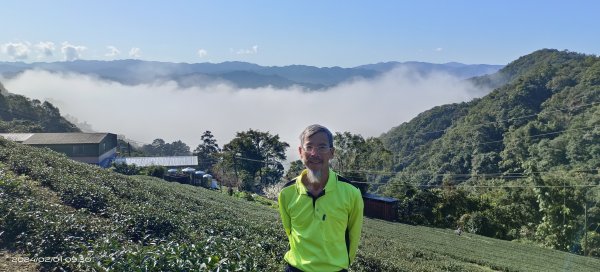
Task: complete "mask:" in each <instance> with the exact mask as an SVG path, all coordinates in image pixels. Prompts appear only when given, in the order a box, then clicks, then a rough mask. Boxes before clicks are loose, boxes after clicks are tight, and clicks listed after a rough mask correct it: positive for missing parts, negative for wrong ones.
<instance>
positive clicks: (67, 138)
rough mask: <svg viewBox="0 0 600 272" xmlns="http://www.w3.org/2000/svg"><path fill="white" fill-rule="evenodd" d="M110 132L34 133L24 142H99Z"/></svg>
mask: <svg viewBox="0 0 600 272" xmlns="http://www.w3.org/2000/svg"><path fill="white" fill-rule="evenodd" d="M107 135H108V133H79V132H76V133H75V132H73V133H34V134H33V136H31V137H29V139H27V140H26V141H24V142H23V143H24V144H97V143H100V142H101V141H102V140H103V139H104V137H106V136H107Z"/></svg>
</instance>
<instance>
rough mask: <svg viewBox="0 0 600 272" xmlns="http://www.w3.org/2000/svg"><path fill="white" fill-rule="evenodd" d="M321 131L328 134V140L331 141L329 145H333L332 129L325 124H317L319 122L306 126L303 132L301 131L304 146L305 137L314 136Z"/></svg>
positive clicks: (301, 142)
mask: <svg viewBox="0 0 600 272" xmlns="http://www.w3.org/2000/svg"><path fill="white" fill-rule="evenodd" d="M319 132H325V134H326V135H327V140H328V142H329V147H333V134H331V131H329V129H327V128H326V127H324V126H321V125H317V124H314V125H310V126H308V127H306V128H305V129H304V130H303V131H302V133H300V145H302V146H304V138H305V137H310V136H313V135H315V134H317V133H319Z"/></svg>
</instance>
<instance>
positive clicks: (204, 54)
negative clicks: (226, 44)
mask: <svg viewBox="0 0 600 272" xmlns="http://www.w3.org/2000/svg"><path fill="white" fill-rule="evenodd" d="M206 55H208V52H207V51H206V50H204V49H202V48H200V49H198V57H200V58H204V57H206Z"/></svg>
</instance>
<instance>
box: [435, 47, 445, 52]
mask: <svg viewBox="0 0 600 272" xmlns="http://www.w3.org/2000/svg"><path fill="white" fill-rule="evenodd" d="M442 50H444V48H441V47H438V48H436V49H435V52H442Z"/></svg>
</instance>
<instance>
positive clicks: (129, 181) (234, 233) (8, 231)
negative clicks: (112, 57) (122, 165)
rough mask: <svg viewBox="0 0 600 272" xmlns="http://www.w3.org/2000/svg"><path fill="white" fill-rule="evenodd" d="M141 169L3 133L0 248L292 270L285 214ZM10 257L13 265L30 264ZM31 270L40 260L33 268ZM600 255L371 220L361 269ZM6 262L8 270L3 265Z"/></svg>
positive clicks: (95, 259) (537, 262) (146, 266)
mask: <svg viewBox="0 0 600 272" xmlns="http://www.w3.org/2000/svg"><path fill="white" fill-rule="evenodd" d="M263 202H264V201H248V200H246V199H244V198H239V197H235V196H228V195H227V194H223V193H221V192H218V191H210V190H206V189H203V188H199V187H193V186H190V185H184V184H178V183H171V182H166V181H164V180H160V179H156V178H151V177H142V176H136V177H129V176H123V175H120V174H116V173H112V172H110V171H107V170H104V169H100V168H97V167H94V166H89V165H85V164H81V163H77V162H74V161H71V160H69V159H68V158H66V157H65V156H62V155H59V154H57V153H54V152H51V151H49V150H44V149H35V148H31V147H27V146H22V145H18V144H14V143H11V142H8V141H5V140H3V139H0V233H1V234H0V252H3V254H4V256H26V257H30V258H40V257H54V256H62V257H71V258H73V257H76V258H80V259H81V260H85V261H82V262H43V263H39V264H38V265H39V267H38V268H39V269H42V270H61V269H63V270H67V271H110V270H116V271H123V270H126V271H129V270H131V271H145V270H150V271H197V270H207V271H215V270H217V269H219V270H220V271H281V270H282V268H283V265H284V263H283V260H282V258H283V254H284V253H285V251H286V250H287V239H286V237H285V234H284V232H283V228H282V226H281V223H280V222H279V217H278V213H277V210H276V209H274V208H273V207H272V206H269V205H265V203H263ZM19 265H23V264H18V263H12V262H11V263H9V264H8V268H7V269H10V270H14V269H20V268H19V267H20V266H19ZM24 267H26V269H31V267H32V266H24ZM598 267H600V260H599V259H595V258H590V257H582V256H578V255H573V254H569V253H565V252H560V251H555V250H549V249H543V248H539V247H536V246H532V245H524V244H519V243H515V242H509V241H501V240H496V239H491V238H486V237H482V236H477V235H471V234H463V235H461V236H458V235H456V234H454V233H453V231H452V230H442V229H433V228H427V227H418V226H408V225H403V224H398V223H390V222H385V221H379V220H371V219H366V220H365V226H364V229H363V238H362V242H361V245H360V249H359V253H358V257H357V261H356V262H355V263H354V264H353V266H352V267H351V270H353V271H597V268H598ZM2 268H4V267H2Z"/></svg>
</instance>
